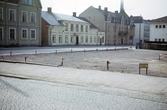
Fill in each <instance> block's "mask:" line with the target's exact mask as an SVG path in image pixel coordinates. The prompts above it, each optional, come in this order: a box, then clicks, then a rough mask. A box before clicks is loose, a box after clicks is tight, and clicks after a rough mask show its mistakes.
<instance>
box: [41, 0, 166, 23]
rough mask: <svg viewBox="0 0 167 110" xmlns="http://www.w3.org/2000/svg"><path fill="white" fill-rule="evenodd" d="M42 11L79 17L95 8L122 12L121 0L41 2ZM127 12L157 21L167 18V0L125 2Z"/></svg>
mask: <svg viewBox="0 0 167 110" xmlns="http://www.w3.org/2000/svg"><path fill="white" fill-rule="evenodd" d="M41 3H42V10H43V11H46V10H47V7H52V12H54V13H61V14H67V15H72V13H73V12H76V13H77V16H79V14H81V13H82V12H83V11H84V10H86V9H87V8H89V7H90V6H93V7H95V8H98V7H99V6H101V8H102V9H104V8H105V7H108V10H109V11H111V12H115V11H116V10H118V11H119V10H120V3H121V0H41ZM124 9H125V12H126V13H127V14H128V15H129V16H130V15H133V16H142V17H143V18H144V19H146V20H148V19H150V20H151V19H156V18H160V17H164V16H167V0H124Z"/></svg>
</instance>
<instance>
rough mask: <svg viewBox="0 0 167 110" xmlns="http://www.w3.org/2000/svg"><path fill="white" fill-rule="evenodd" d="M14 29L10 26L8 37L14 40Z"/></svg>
mask: <svg viewBox="0 0 167 110" xmlns="http://www.w3.org/2000/svg"><path fill="white" fill-rule="evenodd" d="M15 36H16V29H15V28H10V29H9V39H11V40H14V39H15V38H16V37H15Z"/></svg>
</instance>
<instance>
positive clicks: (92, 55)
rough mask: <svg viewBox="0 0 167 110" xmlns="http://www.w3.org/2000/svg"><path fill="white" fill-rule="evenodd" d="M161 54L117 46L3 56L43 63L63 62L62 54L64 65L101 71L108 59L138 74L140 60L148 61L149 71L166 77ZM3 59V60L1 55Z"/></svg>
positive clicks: (111, 67) (115, 68)
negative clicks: (118, 48) (115, 47)
mask: <svg viewBox="0 0 167 110" xmlns="http://www.w3.org/2000/svg"><path fill="white" fill-rule="evenodd" d="M159 54H167V52H166V51H156V50H117V51H92V52H74V53H58V54H56V53H50V54H49V53H48V54H37V55H14V56H3V57H4V60H11V61H21V62H24V59H25V57H27V62H29V63H41V64H47V65H53V66H58V65H60V64H61V59H62V57H63V58H64V65H63V66H64V67H71V68H78V69H92V70H101V71H106V69H107V68H106V62H107V61H109V62H110V65H109V71H111V72H121V73H126V74H129V73H131V74H139V63H148V64H149V68H148V75H150V76H159V77H167V56H163V57H161V60H159ZM0 59H1V60H2V57H1V58H0ZM141 74H143V75H145V74H146V70H145V69H144V68H142V69H141Z"/></svg>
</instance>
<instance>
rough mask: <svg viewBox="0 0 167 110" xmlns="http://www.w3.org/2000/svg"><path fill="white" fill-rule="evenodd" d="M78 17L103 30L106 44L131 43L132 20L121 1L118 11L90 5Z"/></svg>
mask: <svg viewBox="0 0 167 110" xmlns="http://www.w3.org/2000/svg"><path fill="white" fill-rule="evenodd" d="M79 16H80V17H85V18H86V19H88V20H89V21H90V22H91V23H93V24H94V25H95V26H97V27H98V28H99V29H100V31H104V32H105V44H106V45H126V44H132V41H133V37H134V28H135V26H134V22H133V19H132V17H129V16H128V15H127V14H126V12H125V10H124V4H123V2H121V8H120V12H119V13H118V11H115V12H114V13H113V12H110V11H108V8H104V10H102V9H101V6H99V8H94V7H93V6H90V7H89V8H88V9H86V10H85V11H84V12H82V13H81V14H80V15H79Z"/></svg>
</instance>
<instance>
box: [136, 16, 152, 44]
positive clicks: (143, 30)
mask: <svg viewBox="0 0 167 110" xmlns="http://www.w3.org/2000/svg"><path fill="white" fill-rule="evenodd" d="M133 20H134V24H135V36H134V38H133V45H136V44H137V43H139V41H140V43H141V44H143V43H144V41H149V37H150V24H149V23H148V21H146V20H144V19H143V18H142V17H141V16H134V17H133Z"/></svg>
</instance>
